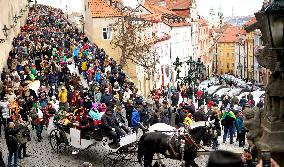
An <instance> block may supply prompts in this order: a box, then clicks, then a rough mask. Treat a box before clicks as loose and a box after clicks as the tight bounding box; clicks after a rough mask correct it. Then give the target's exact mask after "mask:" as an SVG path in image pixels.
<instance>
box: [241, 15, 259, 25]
mask: <svg viewBox="0 0 284 167" xmlns="http://www.w3.org/2000/svg"><path fill="white" fill-rule="evenodd" d="M254 23H256V18H255V17H253V18H251V19H250V20H249V21H247V22H245V24H244V26H250V25H252V24H254Z"/></svg>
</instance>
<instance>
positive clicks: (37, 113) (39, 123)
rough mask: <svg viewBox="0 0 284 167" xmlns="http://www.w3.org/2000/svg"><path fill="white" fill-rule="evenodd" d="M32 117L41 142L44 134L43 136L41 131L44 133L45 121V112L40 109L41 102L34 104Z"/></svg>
mask: <svg viewBox="0 0 284 167" xmlns="http://www.w3.org/2000/svg"><path fill="white" fill-rule="evenodd" d="M30 115H31V119H32V126H33V127H35V129H36V135H37V138H38V142H41V141H42V139H43V138H42V136H41V133H42V130H43V124H44V121H43V112H42V110H41V109H39V103H38V102H35V103H34V104H33V108H32V109H31V113H30Z"/></svg>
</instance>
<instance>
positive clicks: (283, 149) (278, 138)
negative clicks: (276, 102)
mask: <svg viewBox="0 0 284 167" xmlns="http://www.w3.org/2000/svg"><path fill="white" fill-rule="evenodd" d="M283 127H284V123H283V122H268V121H267V120H263V122H262V130H263V133H262V137H261V138H260V140H259V142H258V148H260V149H261V150H266V149H268V150H270V151H271V157H272V158H273V159H274V160H275V161H276V162H277V163H278V164H279V165H280V166H284V158H283V157H284V129H283Z"/></svg>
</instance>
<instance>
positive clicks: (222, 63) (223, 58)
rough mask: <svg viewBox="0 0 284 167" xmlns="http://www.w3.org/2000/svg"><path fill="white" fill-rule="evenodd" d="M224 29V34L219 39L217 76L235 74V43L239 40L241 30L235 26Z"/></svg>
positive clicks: (227, 26) (226, 26)
mask: <svg viewBox="0 0 284 167" xmlns="http://www.w3.org/2000/svg"><path fill="white" fill-rule="evenodd" d="M223 28H224V30H223V32H222V33H220V34H219V36H218V37H217V50H216V51H217V74H221V75H222V74H225V73H230V74H233V73H234V69H235V43H236V41H237V40H238V37H237V34H238V32H239V28H238V27H236V26H233V25H225V27H223ZM215 60H216V58H215ZM215 63H216V62H215ZM215 66H216V64H215Z"/></svg>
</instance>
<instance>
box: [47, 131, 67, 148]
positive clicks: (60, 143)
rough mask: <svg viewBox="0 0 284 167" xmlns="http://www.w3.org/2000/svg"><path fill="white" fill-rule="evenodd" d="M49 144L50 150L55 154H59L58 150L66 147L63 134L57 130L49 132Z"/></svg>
mask: <svg viewBox="0 0 284 167" xmlns="http://www.w3.org/2000/svg"><path fill="white" fill-rule="evenodd" d="M49 143H50V145H51V148H52V150H54V151H56V153H58V152H59V149H60V148H61V147H62V148H65V147H66V145H67V143H66V138H65V137H64V134H63V133H62V132H60V131H59V130H58V129H54V130H52V131H51V132H50V135H49Z"/></svg>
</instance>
